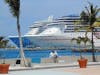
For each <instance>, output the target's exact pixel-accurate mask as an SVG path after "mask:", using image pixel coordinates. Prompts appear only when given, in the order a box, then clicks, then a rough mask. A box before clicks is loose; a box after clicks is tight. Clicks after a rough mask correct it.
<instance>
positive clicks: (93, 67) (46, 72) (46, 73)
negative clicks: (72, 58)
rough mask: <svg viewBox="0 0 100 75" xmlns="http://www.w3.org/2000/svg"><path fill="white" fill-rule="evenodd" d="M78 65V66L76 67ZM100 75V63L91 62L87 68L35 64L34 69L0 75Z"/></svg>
mask: <svg viewBox="0 0 100 75" xmlns="http://www.w3.org/2000/svg"><path fill="white" fill-rule="evenodd" d="M75 65H76V66H75ZM28 74H29V75H100V62H95V63H94V62H90V63H88V65H87V68H79V66H78V65H77V64H75V63H73V64H72V65H71V64H37V65H36V64H35V65H34V66H33V67H20V66H16V67H10V71H9V72H8V74H0V75H28Z"/></svg>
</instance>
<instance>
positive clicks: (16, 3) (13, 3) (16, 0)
mask: <svg viewBox="0 0 100 75" xmlns="http://www.w3.org/2000/svg"><path fill="white" fill-rule="evenodd" d="M5 2H6V3H7V4H8V5H9V7H10V10H11V13H12V15H13V16H14V17H15V18H16V20H17V30H18V36H19V42H20V55H21V65H22V66H26V61H25V56H24V52H23V44H22V38H21V31H20V24H19V23H20V20H19V19H20V18H19V17H20V0H5Z"/></svg>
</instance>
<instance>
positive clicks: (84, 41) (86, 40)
mask: <svg viewBox="0 0 100 75" xmlns="http://www.w3.org/2000/svg"><path fill="white" fill-rule="evenodd" d="M82 41H83V43H84V45H85V46H84V47H85V48H86V44H87V43H88V42H89V43H91V40H90V39H89V38H88V37H87V32H86V33H85V37H82Z"/></svg>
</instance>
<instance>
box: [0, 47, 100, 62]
mask: <svg viewBox="0 0 100 75" xmlns="http://www.w3.org/2000/svg"><path fill="white" fill-rule="evenodd" d="M19 51H20V50H17V49H15V50H7V49H0V57H1V58H6V59H9V58H20V53H19ZM56 51H57V53H58V55H59V56H68V55H69V56H71V55H73V54H74V55H76V56H79V54H80V53H79V52H72V50H56ZM50 52H51V50H25V51H24V53H25V57H26V58H31V59H32V62H33V63H40V59H41V58H47V57H49V53H50ZM83 54H84V55H91V54H92V53H91V52H86V53H83ZM96 55H100V52H98V53H96Z"/></svg>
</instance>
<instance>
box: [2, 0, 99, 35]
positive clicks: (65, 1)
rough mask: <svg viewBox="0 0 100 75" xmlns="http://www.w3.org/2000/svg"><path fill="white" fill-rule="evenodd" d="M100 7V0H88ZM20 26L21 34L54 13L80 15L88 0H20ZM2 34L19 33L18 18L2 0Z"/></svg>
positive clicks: (57, 15)
mask: <svg viewBox="0 0 100 75" xmlns="http://www.w3.org/2000/svg"><path fill="white" fill-rule="evenodd" d="M88 1H89V2H91V3H93V4H94V5H97V6H98V7H99V8H100V0H88ZM20 2H21V6H20V7H21V8H20V10H21V11H20V26H21V34H22V35H24V34H26V33H27V32H28V31H29V26H31V25H32V24H33V23H34V22H35V21H40V20H46V19H47V18H48V16H50V15H52V16H54V18H58V17H61V16H66V15H71V14H75V15H79V14H80V13H81V11H82V10H85V6H88V2H87V0H20ZM0 10H1V11H0V36H15V35H18V33H17V26H16V18H15V17H13V16H12V14H11V13H10V10H9V7H8V5H7V4H6V3H5V2H4V0H0Z"/></svg>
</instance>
